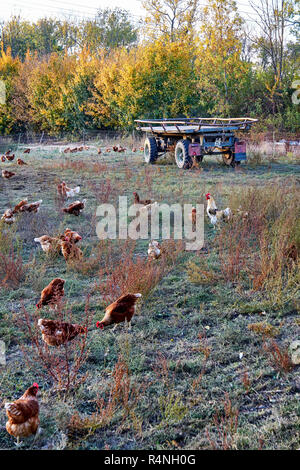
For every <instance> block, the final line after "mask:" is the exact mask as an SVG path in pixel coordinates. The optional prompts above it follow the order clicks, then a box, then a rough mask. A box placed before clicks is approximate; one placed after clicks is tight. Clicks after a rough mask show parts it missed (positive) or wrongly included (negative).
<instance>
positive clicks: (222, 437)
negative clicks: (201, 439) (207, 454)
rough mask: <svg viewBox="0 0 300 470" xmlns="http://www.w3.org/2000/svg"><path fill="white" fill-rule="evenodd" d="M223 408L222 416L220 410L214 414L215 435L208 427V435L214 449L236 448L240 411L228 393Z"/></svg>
mask: <svg viewBox="0 0 300 470" xmlns="http://www.w3.org/2000/svg"><path fill="white" fill-rule="evenodd" d="M223 408H224V409H223V412H222V416H221V415H220V413H219V412H217V413H215V415H214V418H213V427H214V435H212V434H211V433H210V432H209V430H208V429H206V436H207V438H208V440H209V443H210V445H211V447H212V449H213V450H231V449H233V448H234V440H235V435H236V432H237V428H238V416H239V412H238V410H236V409H235V408H234V407H233V406H232V402H231V400H230V398H229V395H228V393H225V399H224V401H223Z"/></svg>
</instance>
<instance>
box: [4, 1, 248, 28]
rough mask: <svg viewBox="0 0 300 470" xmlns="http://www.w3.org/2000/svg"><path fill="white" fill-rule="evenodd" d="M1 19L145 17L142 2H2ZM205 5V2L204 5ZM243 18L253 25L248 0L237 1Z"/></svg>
mask: <svg viewBox="0 0 300 470" xmlns="http://www.w3.org/2000/svg"><path fill="white" fill-rule="evenodd" d="M1 3H2V5H1V9H0V18H1V19H8V18H9V17H10V16H11V15H12V14H19V13H20V14H21V16H22V17H23V18H26V19H28V20H36V19H37V18H41V17H43V16H48V17H49V16H52V17H64V16H68V15H71V14H72V15H73V16H78V17H79V18H84V17H86V18H89V17H92V16H93V15H94V14H95V13H96V11H97V9H98V8H106V7H109V8H114V7H120V8H124V9H126V10H129V11H130V12H131V13H132V16H133V18H134V19H138V18H137V17H141V16H144V15H145V10H144V9H143V7H142V2H141V1H140V0H126V1H124V0H85V1H84V0H74V1H72V0H2V1H1ZM202 4H205V0H203V3H202ZM237 4H238V6H239V11H240V14H241V16H243V17H244V18H245V19H248V20H249V21H250V24H251V23H252V21H251V18H252V20H253V16H254V13H253V10H251V7H250V6H249V4H248V2H247V0H237Z"/></svg>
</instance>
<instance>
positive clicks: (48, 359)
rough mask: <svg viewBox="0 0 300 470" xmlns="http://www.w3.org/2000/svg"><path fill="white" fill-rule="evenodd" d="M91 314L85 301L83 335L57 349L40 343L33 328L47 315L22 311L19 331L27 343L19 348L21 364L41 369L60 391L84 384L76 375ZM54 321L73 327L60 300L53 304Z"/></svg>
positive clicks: (82, 359) (84, 356)
mask: <svg viewBox="0 0 300 470" xmlns="http://www.w3.org/2000/svg"><path fill="white" fill-rule="evenodd" d="M92 316H93V315H92V313H91V312H90V310H89V299H87V301H86V305H85V311H84V315H83V321H82V322H81V324H82V326H84V327H86V333H85V334H82V335H79V336H78V337H77V338H76V339H75V340H72V341H69V342H66V343H65V344H63V345H61V346H59V347H54V346H53V347H52V346H48V345H47V344H46V343H44V342H43V340H42V335H41V332H40V329H39V328H38V326H37V322H38V319H39V318H45V317H46V318H49V317H51V315H50V314H49V313H48V312H47V313H43V311H41V310H36V311H35V312H34V314H33V315H30V314H29V313H28V311H27V310H26V309H25V307H23V318H22V319H21V327H22V329H23V330H24V331H25V332H26V333H27V335H28V337H29V340H30V343H29V344H28V345H26V346H21V348H22V350H23V354H24V358H25V361H26V363H27V365H28V367H29V368H36V367H37V364H39V365H40V366H41V370H43V371H44V373H45V374H46V376H47V378H48V379H51V380H52V381H53V382H54V384H55V386H56V388H57V389H58V390H60V391H64V392H66V393H69V391H70V390H71V389H73V388H75V387H77V386H78V385H80V384H81V383H83V382H84V381H85V375H80V370H81V368H82V366H83V365H84V363H85V362H86V360H87V358H88V354H89V351H88V341H87V339H88V336H87V335H88V328H89V327H90V325H91V324H92ZM54 319H55V320H58V321H64V322H68V323H76V321H74V319H73V316H72V312H71V311H70V310H66V308H65V305H64V304H63V302H62V301H61V300H57V310H55V318H54Z"/></svg>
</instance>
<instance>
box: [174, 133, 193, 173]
mask: <svg viewBox="0 0 300 470" xmlns="http://www.w3.org/2000/svg"><path fill="white" fill-rule="evenodd" d="M189 145H190V141H189V140H188V139H183V140H179V141H178V142H177V144H176V147H175V160H176V164H177V166H178V168H185V169H187V168H191V166H192V164H193V161H192V159H191V157H190V156H189Z"/></svg>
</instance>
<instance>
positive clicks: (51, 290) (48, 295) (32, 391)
mask: <svg viewBox="0 0 300 470" xmlns="http://www.w3.org/2000/svg"><path fill="white" fill-rule="evenodd" d="M87 149H88V147H87V146H82V147H78V148H77V147H75V148H73V149H71V148H69V147H68V148H66V149H65V150H64V153H68V152H70V153H74V152H77V151H82V150H87ZM112 150H113V151H114V152H124V151H125V150H126V148H124V147H122V146H114V147H112ZM132 150H133V151H134V152H135V151H136V150H137V149H136V148H134V149H132ZM140 150H143V148H142V147H141V148H140ZM106 151H107V152H109V151H111V148H107V149H106ZM28 153H30V149H25V151H24V154H28ZM100 153H101V149H98V154H100ZM14 158H15V155H14V154H11V150H9V151H7V152H6V153H5V154H4V155H3V156H2V157H1V160H2V162H5V161H6V160H7V161H12V160H14ZM17 163H18V165H21V166H22V165H27V163H26V162H24V161H23V160H21V159H20V158H18V159H17ZM2 176H3V178H5V179H10V178H12V177H13V176H15V173H14V172H11V171H8V170H2ZM57 193H58V196H59V197H61V198H63V199H64V200H65V199H68V198H72V197H75V196H76V195H78V194H79V193H80V186H76V187H75V188H71V187H69V186H68V185H67V183H66V182H65V181H62V182H61V183H59V184H58V185H57ZM133 196H134V203H135V204H139V205H140V206H141V210H142V209H146V210H147V211H148V210H152V209H153V208H155V207H157V206H158V203H157V202H156V201H154V202H153V201H151V200H150V199H145V200H142V199H140V196H139V195H138V193H137V192H134V193H133ZM206 200H207V207H206V213H207V216H208V218H209V220H210V222H211V224H212V225H213V226H214V227H215V226H216V225H217V224H218V223H219V222H220V221H228V220H230V219H231V218H232V216H233V213H232V211H231V210H230V208H229V207H227V208H226V209H223V210H219V209H218V208H217V205H216V203H215V200H214V198H213V197H212V196H211V194H210V193H207V194H206ZM42 202H43V201H42V200H39V201H35V202H31V203H29V202H28V199H23V200H21V201H20V202H19V203H18V204H16V206H15V207H14V208H8V209H6V210H5V212H4V214H3V215H2V218H1V220H3V221H4V222H5V223H7V224H8V225H11V224H13V223H14V222H15V221H16V217H20V216H21V214H22V213H24V212H27V213H32V214H36V213H38V211H39V209H40V206H41V204H42ZM85 206H86V201H85V200H83V201H80V200H78V201H75V202H73V203H71V204H69V205H68V206H67V207H64V208H63V209H62V211H63V212H64V213H67V214H71V215H74V216H77V217H78V216H79V215H80V214H81V212H82V211H83V210H84V208H85ZM238 213H239V215H240V216H241V217H243V218H245V217H247V216H248V214H247V213H246V212H242V211H238ZM196 215H197V214H196V209H195V208H192V211H191V214H190V220H191V221H192V224H193V225H195V224H196ZM81 240H82V237H81V236H80V235H79V233H78V232H76V231H74V230H71V229H70V228H66V229H65V231H64V233H62V234H60V235H57V236H53V237H51V236H49V235H42V236H40V237H37V238H34V241H35V242H36V243H39V244H40V246H41V249H42V250H43V252H45V253H47V254H49V253H61V254H62V256H63V257H64V258H65V260H66V261H67V262H69V261H70V260H74V259H75V260H79V259H82V257H83V252H82V250H81V249H80V248H79V247H78V243H79V242H80V241H81ZM163 253H164V248H163V246H162V245H161V244H160V243H159V242H158V241H157V240H151V241H150V242H149V246H148V253H147V254H148V260H149V261H152V262H155V260H158V259H159V258H160V257H161V256H162V254H163ZM64 286H65V280H64V279H61V278H55V279H53V280H52V281H51V282H50V283H49V284H48V285H47V286H46V287H45V288H44V289H43V290H42V292H41V295H40V299H39V301H38V303H37V304H36V308H37V310H42V309H43V308H45V307H48V308H49V309H52V310H54V311H55V310H56V309H57V306H58V304H59V302H60V301H61V299H62V298H63V296H64V294H65V291H64ZM141 297H142V294H140V293H127V294H125V295H122V296H121V297H120V298H119V299H117V300H116V301H115V302H113V303H112V304H111V305H109V306H108V307H107V308H106V310H105V314H104V316H103V318H102V320H101V321H97V323H96V325H95V326H96V328H98V329H100V330H103V329H104V328H105V327H107V326H109V325H114V328H113V330H114V329H115V328H116V326H117V325H118V324H120V323H122V322H126V323H128V328H129V329H130V328H131V320H132V317H133V315H134V313H135V310H136V303H137V301H138V299H139V298H141ZM37 327H38V328H39V330H40V332H41V337H42V340H43V341H44V342H45V343H46V344H47V345H48V346H51V347H60V346H62V345H63V344H65V343H67V342H69V341H73V340H75V339H76V338H77V337H78V336H79V335H87V334H88V330H87V328H86V327H85V326H83V325H79V324H72V323H68V322H63V321H58V320H52V319H48V318H42V317H41V318H39V319H38V321H37ZM38 390H39V386H38V384H37V383H33V385H31V386H30V387H29V388H28V389H27V390H26V391H25V393H24V394H23V395H22V396H21V397H20V398H19V399H17V400H15V401H14V402H11V403H8V402H7V403H5V405H4V406H5V410H6V414H7V417H8V421H7V423H6V430H7V432H8V433H9V434H10V435H12V436H14V437H16V438H17V442H16V445H17V446H19V445H20V438H23V437H28V436H30V435H36V434H38V432H39V403H38V399H37V394H38Z"/></svg>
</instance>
